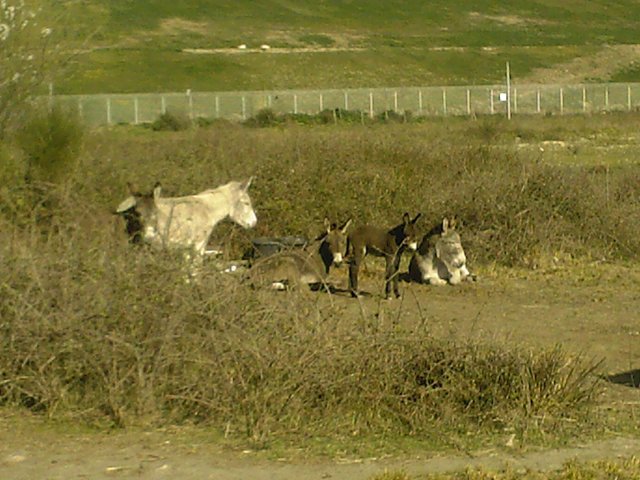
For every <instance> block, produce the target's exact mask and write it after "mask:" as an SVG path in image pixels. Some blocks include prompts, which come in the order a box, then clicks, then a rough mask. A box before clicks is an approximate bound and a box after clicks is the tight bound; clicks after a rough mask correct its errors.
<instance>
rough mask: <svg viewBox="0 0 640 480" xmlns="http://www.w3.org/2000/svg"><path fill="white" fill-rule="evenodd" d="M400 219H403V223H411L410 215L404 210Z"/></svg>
mask: <svg viewBox="0 0 640 480" xmlns="http://www.w3.org/2000/svg"><path fill="white" fill-rule="evenodd" d="M402 220H403V221H404V223H405V224H408V223H411V215H409V213H408V212H404V215H403V216H402Z"/></svg>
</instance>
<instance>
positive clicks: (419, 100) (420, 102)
mask: <svg viewBox="0 0 640 480" xmlns="http://www.w3.org/2000/svg"><path fill="white" fill-rule="evenodd" d="M418 115H422V90H418Z"/></svg>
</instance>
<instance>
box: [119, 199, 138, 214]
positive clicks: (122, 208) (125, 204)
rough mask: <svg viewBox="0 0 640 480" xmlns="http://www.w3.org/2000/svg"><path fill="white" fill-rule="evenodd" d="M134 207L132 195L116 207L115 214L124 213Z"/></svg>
mask: <svg viewBox="0 0 640 480" xmlns="http://www.w3.org/2000/svg"><path fill="white" fill-rule="evenodd" d="M135 206H136V197H134V196H133V195H132V196H130V197H127V199H126V200H124V201H123V202H122V203H120V205H118V208H116V213H124V212H126V211H127V210H130V209H132V208H133V207H135Z"/></svg>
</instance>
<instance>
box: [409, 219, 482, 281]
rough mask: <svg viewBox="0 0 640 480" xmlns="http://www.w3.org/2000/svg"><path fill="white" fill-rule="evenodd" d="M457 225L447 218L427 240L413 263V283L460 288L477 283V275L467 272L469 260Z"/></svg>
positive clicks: (435, 228) (412, 260) (419, 248)
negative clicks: (464, 284) (462, 283)
mask: <svg viewBox="0 0 640 480" xmlns="http://www.w3.org/2000/svg"><path fill="white" fill-rule="evenodd" d="M455 226H456V222H455V219H452V220H451V222H449V220H448V219H446V218H445V219H444V220H442V224H438V225H437V226H435V227H434V228H432V229H431V230H430V231H429V232H428V233H427V234H426V235H425V236H424V237H423V239H422V242H421V243H420V246H419V247H418V250H416V252H415V253H414V255H413V256H412V257H411V261H410V262H409V277H410V278H411V280H412V281H415V282H420V283H428V284H431V285H445V284H447V283H449V284H451V285H457V284H459V283H460V282H462V281H464V280H468V281H473V280H475V276H474V275H472V274H471V273H470V272H469V270H468V269H467V257H466V255H465V253H464V249H463V248H462V242H461V240H460V234H459V233H458V232H456V230H455Z"/></svg>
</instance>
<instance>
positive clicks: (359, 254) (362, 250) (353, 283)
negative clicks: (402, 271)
mask: <svg viewBox="0 0 640 480" xmlns="http://www.w3.org/2000/svg"><path fill="white" fill-rule="evenodd" d="M420 215H422V214H420V213H419V214H418V215H416V216H415V218H414V219H413V220H411V217H410V216H409V214H408V213H405V214H404V216H403V219H402V220H403V221H402V223H401V224H400V225H397V226H395V227H393V228H391V229H390V230H385V229H384V228H379V227H374V226H371V225H363V226H362V227H358V228H356V229H355V230H353V231H352V232H351V233H350V234H349V237H348V238H347V255H349V256H350V259H349V290H350V291H351V296H352V297H357V296H358V270H359V269H360V264H361V263H362V260H363V259H364V257H365V256H366V255H367V254H369V253H370V254H371V255H375V256H377V257H384V258H385V260H386V264H387V267H386V271H385V277H384V278H385V286H384V293H385V297H386V298H389V296H390V293H391V284H392V282H393V293H394V294H395V296H396V297H399V296H400V292H399V290H398V269H399V268H400V259H401V258H402V252H404V251H405V250H406V249H407V248H409V250H411V251H415V249H416V248H417V246H418V230H417V228H416V222H417V221H418V219H419V218H420Z"/></svg>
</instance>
